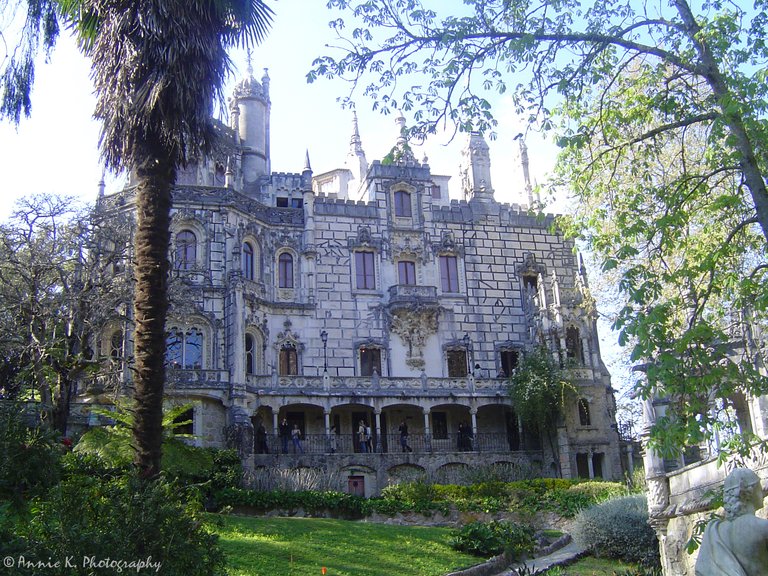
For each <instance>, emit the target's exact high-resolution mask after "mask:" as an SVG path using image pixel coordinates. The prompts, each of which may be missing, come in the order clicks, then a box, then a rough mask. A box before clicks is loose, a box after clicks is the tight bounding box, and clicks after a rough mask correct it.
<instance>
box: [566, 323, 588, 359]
mask: <svg viewBox="0 0 768 576" xmlns="http://www.w3.org/2000/svg"><path fill="white" fill-rule="evenodd" d="M565 354H566V356H567V357H568V358H571V359H573V360H575V361H576V362H579V363H581V364H583V363H584V350H583V349H582V347H581V337H580V335H579V329H578V328H576V327H575V326H569V327H568V328H567V329H566V331H565Z"/></svg>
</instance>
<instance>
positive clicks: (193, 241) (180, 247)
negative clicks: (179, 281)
mask: <svg viewBox="0 0 768 576" xmlns="http://www.w3.org/2000/svg"><path fill="white" fill-rule="evenodd" d="M196 261H197V236H195V233H194V232H192V231H191V230H182V231H181V232H179V233H178V234H176V252H175V258H174V262H175V264H176V269H177V270H191V269H192V268H193V267H194V266H195V262H196Z"/></svg>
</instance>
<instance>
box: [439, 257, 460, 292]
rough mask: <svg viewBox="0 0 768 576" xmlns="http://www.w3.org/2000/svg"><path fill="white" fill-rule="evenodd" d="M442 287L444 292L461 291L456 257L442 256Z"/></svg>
mask: <svg viewBox="0 0 768 576" xmlns="http://www.w3.org/2000/svg"><path fill="white" fill-rule="evenodd" d="M440 286H441V287H442V289H443V292H458V291H459V266H458V262H457V259H456V256H440Z"/></svg>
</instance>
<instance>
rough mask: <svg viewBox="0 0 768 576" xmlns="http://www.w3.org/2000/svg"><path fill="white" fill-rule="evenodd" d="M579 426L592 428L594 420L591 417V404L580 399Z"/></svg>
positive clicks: (584, 399)
mask: <svg viewBox="0 0 768 576" xmlns="http://www.w3.org/2000/svg"><path fill="white" fill-rule="evenodd" d="M578 407H579V424H581V425H582V426H591V425H592V419H591V418H590V416H589V402H587V399H586V398H579V402H578Z"/></svg>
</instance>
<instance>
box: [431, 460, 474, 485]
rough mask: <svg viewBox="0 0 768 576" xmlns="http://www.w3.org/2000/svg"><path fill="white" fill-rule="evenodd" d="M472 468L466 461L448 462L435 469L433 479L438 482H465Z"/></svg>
mask: <svg viewBox="0 0 768 576" xmlns="http://www.w3.org/2000/svg"><path fill="white" fill-rule="evenodd" d="M470 470H472V467H471V466H470V465H469V464H466V463H464V462H448V463H446V464H443V465H442V466H440V467H438V469H437V470H435V473H434V476H433V480H434V481H435V482H436V483H438V484H464V483H465V482H466V477H467V473H468V472H469V471H470Z"/></svg>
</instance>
